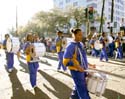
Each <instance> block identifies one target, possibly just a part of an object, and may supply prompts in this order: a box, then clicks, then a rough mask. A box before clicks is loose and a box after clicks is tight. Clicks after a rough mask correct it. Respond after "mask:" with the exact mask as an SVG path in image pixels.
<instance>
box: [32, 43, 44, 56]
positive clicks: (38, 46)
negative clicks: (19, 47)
mask: <svg viewBox="0 0 125 99" xmlns="http://www.w3.org/2000/svg"><path fill="white" fill-rule="evenodd" d="M33 45H34V50H35V54H36V56H35V57H42V56H44V55H45V53H46V47H45V45H44V43H33Z"/></svg>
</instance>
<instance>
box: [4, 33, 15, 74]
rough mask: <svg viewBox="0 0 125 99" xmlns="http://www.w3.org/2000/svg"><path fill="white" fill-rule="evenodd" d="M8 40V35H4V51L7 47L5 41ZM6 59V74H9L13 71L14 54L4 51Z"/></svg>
mask: <svg viewBox="0 0 125 99" xmlns="http://www.w3.org/2000/svg"><path fill="white" fill-rule="evenodd" d="M9 38H10V36H9V34H5V40H4V49H5V50H6V47H7V45H6V44H7V43H6V42H7V40H8V39H9ZM5 53H6V59H7V69H8V72H9V73H11V72H12V71H13V65H14V53H13V52H8V51H6V52H5Z"/></svg>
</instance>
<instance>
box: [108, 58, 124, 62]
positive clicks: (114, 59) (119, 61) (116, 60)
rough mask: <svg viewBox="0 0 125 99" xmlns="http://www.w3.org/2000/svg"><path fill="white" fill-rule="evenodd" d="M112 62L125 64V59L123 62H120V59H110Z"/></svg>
mask: <svg viewBox="0 0 125 99" xmlns="http://www.w3.org/2000/svg"><path fill="white" fill-rule="evenodd" d="M110 60H112V61H115V62H121V63H125V61H123V60H125V58H123V60H122V61H120V59H119V60H117V59H110Z"/></svg>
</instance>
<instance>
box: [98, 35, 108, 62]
mask: <svg viewBox="0 0 125 99" xmlns="http://www.w3.org/2000/svg"><path fill="white" fill-rule="evenodd" d="M99 41H100V44H101V45H102V48H101V53H100V61H102V60H103V58H105V60H106V61H108V56H107V53H106V44H105V39H104V37H103V36H101V37H100V38H99Z"/></svg>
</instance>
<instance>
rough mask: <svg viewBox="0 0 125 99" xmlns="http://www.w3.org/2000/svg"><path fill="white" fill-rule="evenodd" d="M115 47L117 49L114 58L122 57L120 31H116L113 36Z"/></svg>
mask: <svg viewBox="0 0 125 99" xmlns="http://www.w3.org/2000/svg"><path fill="white" fill-rule="evenodd" d="M115 47H116V50H117V55H116V58H119V59H122V58H123V51H122V43H121V33H120V32H118V35H117V37H116V38H115Z"/></svg>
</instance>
